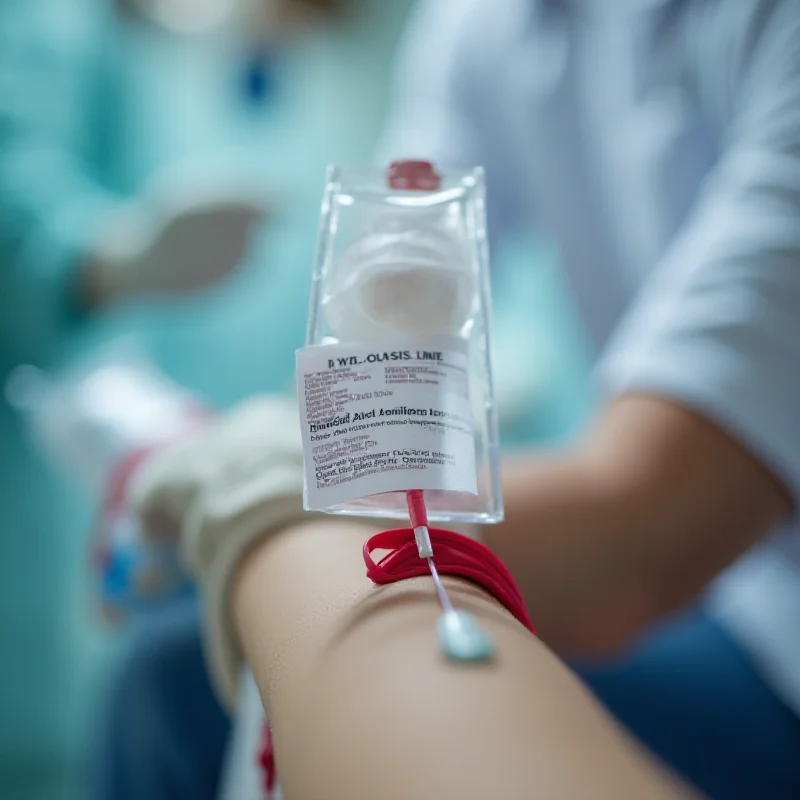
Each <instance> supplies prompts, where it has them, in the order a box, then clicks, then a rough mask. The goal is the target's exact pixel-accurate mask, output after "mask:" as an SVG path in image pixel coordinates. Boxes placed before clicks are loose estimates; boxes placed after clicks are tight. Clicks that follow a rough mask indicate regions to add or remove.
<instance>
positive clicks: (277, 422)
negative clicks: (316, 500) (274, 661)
mask: <svg viewBox="0 0 800 800" xmlns="http://www.w3.org/2000/svg"><path fill="white" fill-rule="evenodd" d="M302 493H303V450H302V444H301V439H300V426H299V419H298V413H297V409H296V407H295V405H294V404H293V403H291V402H290V401H288V400H286V399H283V398H277V397H263V398H258V399H255V400H251V401H248V402H247V403H244V404H243V405H241V406H239V407H238V408H236V409H234V410H233V411H232V412H230V413H228V414H226V415H224V416H222V417H220V418H218V419H216V420H215V421H213V422H211V423H210V424H209V425H208V426H207V427H205V428H204V429H202V430H200V431H199V432H197V433H195V434H193V435H191V436H189V437H188V438H186V439H183V440H181V441H179V442H177V443H176V444H174V445H172V446H170V447H167V448H166V449H165V450H163V451H162V452H160V453H158V454H156V455H155V456H153V457H152V458H151V459H150V460H148V461H147V462H145V464H144V465H143V466H142V467H141V468H140V469H139V470H138V471H137V472H136V474H135V475H134V477H133V478H132V480H131V484H130V487H129V490H128V503H129V506H130V508H131V510H132V511H133V512H134V513H135V514H136V515H137V516H138V517H139V519H140V520H141V522H142V530H143V535H144V536H145V537H147V535H148V533H150V534H151V535H153V536H155V535H158V536H160V537H161V538H163V535H164V530H165V529H167V530H169V529H172V530H173V531H175V532H176V535H177V534H179V535H180V553H181V559H182V561H183V563H184V566H185V567H186V569H187V570H188V571H189V572H190V573H191V574H192V575H193V576H194V577H195V578H196V579H197V580H198V582H199V584H200V586H201V588H202V590H203V594H204V599H205V602H206V607H205V613H204V623H205V626H206V631H205V644H206V649H207V656H208V660H209V665H210V668H211V674H212V678H213V679H214V681H215V685H216V688H217V691H218V693H219V695H220V697H221V698H222V700H223V702H225V703H226V704H227V705H228V706H229V707H232V704H233V703H234V702H235V698H236V692H237V679H238V675H239V669H240V667H241V664H242V661H243V658H242V653H241V647H240V645H239V642H238V640H237V638H236V635H235V629H234V626H233V624H232V622H231V619H230V613H229V607H228V599H229V589H230V582H231V580H232V578H233V576H234V574H235V572H236V568H237V566H238V564H239V562H240V561H241V559H242V558H243V557H244V555H245V554H246V553H247V551H248V550H250V548H252V546H253V545H254V544H255V543H256V542H257V541H259V540H261V539H262V538H264V537H265V536H268V535H269V534H270V533H272V532H275V531H277V530H279V529H281V528H284V527H286V526H287V525H289V524H291V523H292V522H294V521H296V520H299V519H301V518H303V519H305V518H307V517H308V515H306V514H305V513H304V512H303V508H302V506H303V503H302ZM156 532H157V533H156Z"/></svg>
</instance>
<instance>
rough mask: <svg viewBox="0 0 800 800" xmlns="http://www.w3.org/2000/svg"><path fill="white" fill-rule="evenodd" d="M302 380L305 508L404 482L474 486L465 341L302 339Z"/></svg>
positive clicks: (407, 485) (408, 485) (471, 489)
mask: <svg viewBox="0 0 800 800" xmlns="http://www.w3.org/2000/svg"><path fill="white" fill-rule="evenodd" d="M297 383H298V396H299V399H300V412H301V426H302V430H303V450H304V455H305V478H306V500H305V505H306V508H308V509H313V510H323V509H326V508H330V507H331V506H335V505H339V504H340V503H346V502H349V501H350V500H355V499H357V498H360V497H366V496H367V495H371V494H378V493H380V492H394V491H402V490H407V489H428V490H431V489H439V490H450V491H458V492H467V493H469V494H477V493H478V486H477V476H476V472H475V439H474V432H473V421H472V406H471V405H470V401H469V389H468V385H469V381H468V375H467V344H466V342H464V341H463V340H461V339H457V338H455V337H452V336H423V337H403V338H402V339H399V338H398V339H396V340H389V341H387V342H384V343H377V344H376V343H371V344H364V343H355V344H334V345H318V346H314V347H305V348H303V349H302V350H298V351H297Z"/></svg>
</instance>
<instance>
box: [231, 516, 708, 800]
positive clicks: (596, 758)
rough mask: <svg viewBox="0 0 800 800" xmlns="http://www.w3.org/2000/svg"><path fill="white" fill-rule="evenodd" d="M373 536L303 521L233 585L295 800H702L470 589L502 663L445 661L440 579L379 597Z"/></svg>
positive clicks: (464, 601)
mask: <svg viewBox="0 0 800 800" xmlns="http://www.w3.org/2000/svg"><path fill="white" fill-rule="evenodd" d="M365 535H366V534H365V531H364V528H363V527H362V526H357V525H354V524H351V523H347V522H343V521H335V520H331V521H314V522H308V523H303V524H301V525H297V526H295V527H293V528H291V529H290V530H287V531H285V532H284V533H282V534H279V535H277V536H273V537H271V538H269V539H267V540H266V541H265V542H263V543H262V544H260V545H258V546H257V547H256V549H254V550H253V551H252V552H251V553H250V555H249V556H248V557H247V558H246V559H245V561H244V563H243V564H242V567H241V569H240V571H239V574H238V576H237V579H236V582H235V584H234V591H233V596H232V603H233V613H234V616H235V619H236V624H237V627H238V631H239V635H240V637H241V640H242V643H243V645H244V648H245V651H246V654H247V658H248V661H249V663H250V666H251V667H252V669H253V672H254V674H255V678H256V681H257V683H258V686H259V688H260V691H261V695H262V698H263V700H264V704H265V707H266V709H267V714H268V718H269V720H270V722H271V724H272V728H273V735H274V741H275V748H276V757H277V765H278V771H279V776H280V781H281V784H282V786H283V790H284V794H285V796H286V798H287V800H316V798H325V800H338V799H339V798H342V800H352V798H377V797H380V798H381V800H394V798H397V800H408V798H412V797H413V798H420V799H421V800H422V799H424V798H436V799H437V800H448V799H449V798H454V799H456V798H457V799H458V800H468V799H469V798H481V800H483V799H485V798H493V797H502V798H504V800H515V798H520V799H521V798H531V797H542V798H548V800H552V799H553V798H564V799H565V800H581V798H592V800H603V798H608V799H609V800H625V799H626V798H631V800H648V799H649V798H654V799H655V798H672V799H674V798H687V797H691V796H693V795H691V793H690V792H689V790H687V789H685V788H684V787H683V786H681V785H680V784H679V783H678V782H677V781H676V780H675V779H673V778H672V777H671V776H670V775H668V774H667V773H666V771H665V770H663V769H662V768H661V767H660V766H658V765H656V764H655V763H654V761H653V760H651V759H650V757H649V756H647V755H646V754H645V753H643V751H642V750H641V749H639V747H638V746H637V745H635V744H634V743H633V742H632V741H631V740H630V739H629V738H627V737H626V735H625V734H623V733H622V732H621V730H620V729H619V728H618V727H617V726H616V724H615V723H614V722H613V721H612V720H611V719H610V718H609V717H608V716H607V715H606V714H605V713H604V712H603V711H602V710H601V709H600V708H599V707H598V705H597V704H596V702H595V701H594V700H593V699H592V698H591V697H590V695H589V694H588V693H587V691H586V690H585V689H584V688H583V686H582V685H581V684H580V683H579V682H578V681H577V679H575V678H574V677H573V676H572V675H571V674H570V673H569V672H568V670H566V669H565V668H564V666H563V665H562V664H561V663H560V662H559V661H558V660H557V659H556V658H555V657H554V656H553V655H552V654H551V653H550V652H549V651H548V650H547V649H546V648H545V647H544V646H543V645H542V644H541V643H540V642H539V641H538V640H537V639H535V638H534V637H532V636H531V635H530V634H529V633H528V632H527V631H526V630H525V629H524V628H523V627H522V625H520V624H519V623H518V622H517V621H516V620H514V619H513V617H512V616H511V615H510V614H509V613H508V612H507V611H506V610H505V609H504V608H502V607H500V606H499V605H498V604H497V603H496V602H495V601H494V600H493V599H492V598H490V597H489V596H488V595H486V594H485V593H484V592H483V591H482V590H481V589H479V588H477V587H475V586H474V585H471V584H468V583H466V582H463V581H460V580H451V579H448V580H447V582H448V589H449V591H450V592H451V597H452V599H453V601H454V603H455V604H456V605H457V606H458V607H461V608H465V609H468V610H469V611H471V612H472V613H473V614H475V615H477V616H478V617H479V619H480V621H481V624H482V625H483V626H484V627H485V628H486V629H488V630H489V631H490V632H491V633H492V635H493V636H494V637H495V639H496V641H497V643H498V651H499V657H498V658H497V659H496V662H495V663H494V664H492V665H491V666H474V665H472V666H469V665H467V666H456V665H452V664H449V663H447V662H446V661H444V660H443V658H442V657H441V656H440V654H439V651H438V648H437V641H436V635H435V622H436V618H437V616H438V614H439V609H438V606H437V603H436V599H435V595H434V592H433V588H432V583H431V582H430V580H427V579H414V580H409V581H404V582H401V583H397V584H393V585H390V586H385V587H380V588H379V587H375V586H373V585H372V584H371V582H369V580H368V579H367V578H366V576H365V570H364V565H363V561H362V558H361V552H360V551H361V547H362V545H363V542H364V539H365ZM531 611H532V615H533V617H534V621H535V618H536V613H535V612H536V610H535V609H531Z"/></svg>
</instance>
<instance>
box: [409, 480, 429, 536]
mask: <svg viewBox="0 0 800 800" xmlns="http://www.w3.org/2000/svg"><path fill="white" fill-rule="evenodd" d="M406 503H407V504H408V516H409V517H410V518H411V527H412V528H422V527H424V528H427V527H428V512H427V510H426V509H425V498H424V497H423V495H422V489H409V490H408V491H407V492H406Z"/></svg>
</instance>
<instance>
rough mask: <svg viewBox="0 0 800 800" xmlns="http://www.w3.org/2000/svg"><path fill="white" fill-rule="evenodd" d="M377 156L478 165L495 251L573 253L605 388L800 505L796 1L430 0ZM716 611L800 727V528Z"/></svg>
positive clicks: (754, 559) (417, 21)
mask: <svg viewBox="0 0 800 800" xmlns="http://www.w3.org/2000/svg"><path fill="white" fill-rule="evenodd" d="M379 152H380V161H381V163H386V162H387V161H390V160H393V159H397V158H427V159H430V160H432V161H434V162H436V163H437V164H439V165H441V166H444V167H447V166H468V165H474V164H483V165H484V166H485V167H486V170H487V181H488V193H489V198H488V206H487V207H488V211H489V216H490V227H491V232H492V236H493V238H495V239H497V238H499V237H501V236H502V235H503V233H504V231H505V230H508V229H510V228H512V227H514V226H520V225H522V226H524V225H536V226H538V227H539V228H541V229H542V230H544V231H546V232H548V233H549V234H550V235H552V236H554V237H555V239H556V241H557V242H558V245H559V247H560V251H561V256H562V259H563V263H564V266H565V269H566V271H567V273H568V276H569V278H570V282H571V285H572V288H573V290H574V293H575V297H576V300H577V302H578V306H579V308H580V311H581V313H582V316H583V319H584V321H585V323H586V326H587V328H588V330H589V332H590V333H591V336H592V339H593V341H594V343H595V346H596V349H597V352H598V354H599V362H598V375H599V378H600V381H601V383H602V384H603V385H604V386H605V388H606V389H607V391H608V392H610V393H619V392H622V391H625V390H629V389H641V390H649V391H655V392H658V393H662V394H664V395H667V396H670V397H674V398H676V399H679V400H680V401H682V402H684V403H686V404H688V405H690V406H692V407H694V408H696V409H697V410H699V411H700V412H701V413H703V414H705V415H707V416H708V417H710V418H711V419H713V420H715V421H716V423H717V424H719V425H721V426H722V427H723V428H725V429H727V430H729V431H730V432H731V433H732V434H733V435H734V436H735V437H737V438H738V439H739V440H740V441H741V442H742V443H743V444H744V445H745V446H746V447H748V448H750V449H751V450H752V451H753V452H755V453H756V454H758V456H759V457H760V458H761V459H762V460H763V461H764V463H766V464H767V465H768V466H769V467H770V468H771V469H772V470H773V471H774V472H775V474H777V475H778V476H779V477H780V478H781V479H782V480H783V482H784V483H785V485H786V487H787V488H788V489H789V490H790V491H791V493H792V494H793V496H794V498H795V499H796V500H800V3H798V2H796V0H763V1H762V2H758V1H757V0H422V2H421V3H420V6H419V7H418V9H417V11H416V13H415V15H414V17H413V19H412V22H411V28H410V30H409V32H408V35H407V37H406V40H405V45H404V47H403V48H402V52H401V61H400V69H399V81H398V85H397V87H396V96H395V105H394V110H393V113H392V114H391V117H390V121H389V125H388V127H387V131H386V135H385V137H384V141H383V144H382V146H381V148H380V151H379ZM710 479H713V476H710ZM708 607H709V608H710V609H711V610H712V611H713V613H715V614H717V615H718V617H719V618H720V619H721V620H722V622H723V623H724V624H725V626H726V627H727V629H728V630H729V631H730V632H731V633H732V634H733V635H734V636H735V637H736V638H737V639H738V640H739V641H740V642H741V643H742V644H743V645H744V647H745V648H747V649H748V650H749V651H750V652H751V653H752V654H753V656H754V663H755V664H756V666H757V667H758V668H759V669H760V670H761V671H762V674H763V675H764V676H765V678H766V679H767V680H768V682H770V684H771V685H772V686H773V687H774V689H775V691H776V692H777V693H778V694H780V695H781V696H782V697H783V698H784V699H785V700H786V702H787V703H789V704H790V705H791V706H792V707H794V709H795V710H797V711H798V712H800V533H798V530H797V529H796V527H794V526H787V527H786V529H784V530H782V531H778V532H776V533H775V535H774V537H772V538H771V539H770V540H769V541H768V542H765V543H764V544H762V545H761V546H759V547H757V548H755V549H754V550H753V551H752V552H751V553H750V554H748V555H747V556H745V557H744V558H743V559H742V560H741V561H740V562H739V563H738V564H736V565H735V566H734V567H733V568H732V569H730V570H729V571H728V572H727V573H726V574H725V575H723V576H722V577H721V578H720V579H719V580H718V581H717V582H716V584H715V585H714V586H713V587H712V589H711V591H710V594H709V596H708ZM251 747H252V745H251Z"/></svg>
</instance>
